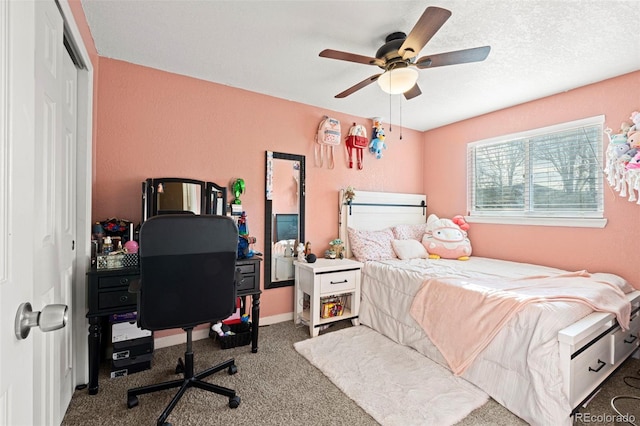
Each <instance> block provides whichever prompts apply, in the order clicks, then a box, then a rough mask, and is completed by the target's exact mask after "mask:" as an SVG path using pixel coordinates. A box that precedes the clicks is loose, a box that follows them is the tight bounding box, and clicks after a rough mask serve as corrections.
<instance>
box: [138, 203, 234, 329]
mask: <svg viewBox="0 0 640 426" xmlns="http://www.w3.org/2000/svg"><path fill="white" fill-rule="evenodd" d="M237 251H238V228H237V226H236V224H235V222H234V221H233V219H231V218H229V217H226V216H209V215H203V216H199V215H198V216H196V215H163V216H154V217H152V218H150V219H149V220H147V221H145V222H144V224H143V225H142V227H141V228H140V251H139V253H140V279H141V286H140V292H139V293H138V324H139V325H140V327H142V328H145V329H148V330H165V329H169V328H190V327H195V326H196V325H198V324H204V323H207V322H215V321H218V320H221V319H224V318H227V317H229V316H230V315H231V314H233V312H235V309H236V308H235V306H236V282H235V269H236V266H235V263H236V256H237Z"/></svg>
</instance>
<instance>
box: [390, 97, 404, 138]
mask: <svg viewBox="0 0 640 426" xmlns="http://www.w3.org/2000/svg"><path fill="white" fill-rule="evenodd" d="M389 127H391V124H389ZM400 140H402V97H401V98H400Z"/></svg>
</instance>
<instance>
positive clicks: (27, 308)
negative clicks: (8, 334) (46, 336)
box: [15, 302, 69, 340]
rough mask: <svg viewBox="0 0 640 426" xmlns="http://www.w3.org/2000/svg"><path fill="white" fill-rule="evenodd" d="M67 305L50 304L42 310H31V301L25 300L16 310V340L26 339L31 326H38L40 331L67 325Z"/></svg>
mask: <svg viewBox="0 0 640 426" xmlns="http://www.w3.org/2000/svg"><path fill="white" fill-rule="evenodd" d="M68 309H69V308H68V307H67V305H61V304H51V305H46V306H45V307H44V308H42V311H36V312H33V310H32V309H31V303H29V302H25V303H23V304H21V305H20V306H19V307H18V312H16V321H15V332H16V337H17V338H18V340H22V339H26V338H27V336H29V332H30V331H31V328H32V327H36V326H38V327H40V330H42V331H53V330H58V329H59V328H62V327H64V326H65V325H67V311H68Z"/></svg>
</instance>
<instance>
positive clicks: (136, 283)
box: [128, 278, 142, 293]
mask: <svg viewBox="0 0 640 426" xmlns="http://www.w3.org/2000/svg"><path fill="white" fill-rule="evenodd" d="M141 287H142V280H141V279H140V278H136V279H133V280H131V282H130V283H129V289H128V290H129V293H140V288H141Z"/></svg>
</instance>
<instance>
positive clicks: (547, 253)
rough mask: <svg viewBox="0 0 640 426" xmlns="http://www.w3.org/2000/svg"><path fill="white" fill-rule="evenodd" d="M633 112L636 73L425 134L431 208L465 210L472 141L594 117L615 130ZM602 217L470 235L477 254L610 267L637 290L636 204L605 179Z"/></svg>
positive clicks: (484, 227) (639, 210)
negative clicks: (598, 223) (586, 224)
mask: <svg viewBox="0 0 640 426" xmlns="http://www.w3.org/2000/svg"><path fill="white" fill-rule="evenodd" d="M634 110H640V71H638V72H634V73H630V74H627V75H624V76H621V77H618V78H614V79H610V80H606V81H603V82H600V83H596V84H592V85H588V86H585V87H581V88H578V89H575V90H571V91H569V92H566V93H562V94H559V95H555V96H550V97H547V98H544V99H540V100H537V101H534V102H529V103H526V104H522V105H519V106H516V107H513V108H509V109H505V110H502V111H497V112H495V113H491V114H487V115H483V116H480V117H476V118H473V119H470V120H466V121H464V122H460V123H455V124H452V125H449V126H446V127H441V128H438V129H434V130H431V131H428V132H425V134H424V141H425V151H424V155H425V172H424V188H425V191H426V193H427V195H428V197H429V210H430V212H431V213H435V214H437V215H438V216H441V217H451V216H453V215H456V214H463V213H466V210H467V207H466V206H467V204H466V147H467V144H468V143H469V142H473V141H477V140H482V139H487V138H491V137H496V136H500V135H505V134H510V133H516V132H520V131H524V130H529V129H535V128H539V127H544V126H550V125H553V124H558V123H562V122H567V121H572V120H577V119H581V118H586V117H592V116H597V115H605V127H611V128H612V129H614V130H618V129H619V128H620V123H622V122H623V121H630V120H629V115H630V113H631V112H632V111H634ZM606 144H607V140H606V137H605V144H604V145H605V149H606ZM603 179H605V177H604V176H603ZM604 215H605V218H606V219H607V225H606V227H605V228H603V229H592V228H569V227H548V226H515V225H496V224H479V223H474V224H471V228H470V230H469V237H470V238H471V242H472V246H473V253H474V254H475V255H478V256H487V257H496V258H501V259H508V260H515V261H520V262H529V263H540V264H546V265H549V266H555V267H559V268H563V269H568V270H578V269H587V270H589V271H591V272H597V271H608V272H612V273H616V274H619V275H621V276H623V277H624V278H626V279H627V280H629V281H630V282H631V283H632V284H633V285H634V286H635V287H636V288H639V289H640V267H639V265H640V263H639V262H638V244H639V241H640V226H638V223H640V205H637V204H636V203H631V202H628V201H627V200H626V198H623V197H620V196H619V195H617V193H615V192H614V191H613V190H612V188H610V187H609V186H608V184H607V183H606V180H605V200H604Z"/></svg>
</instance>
